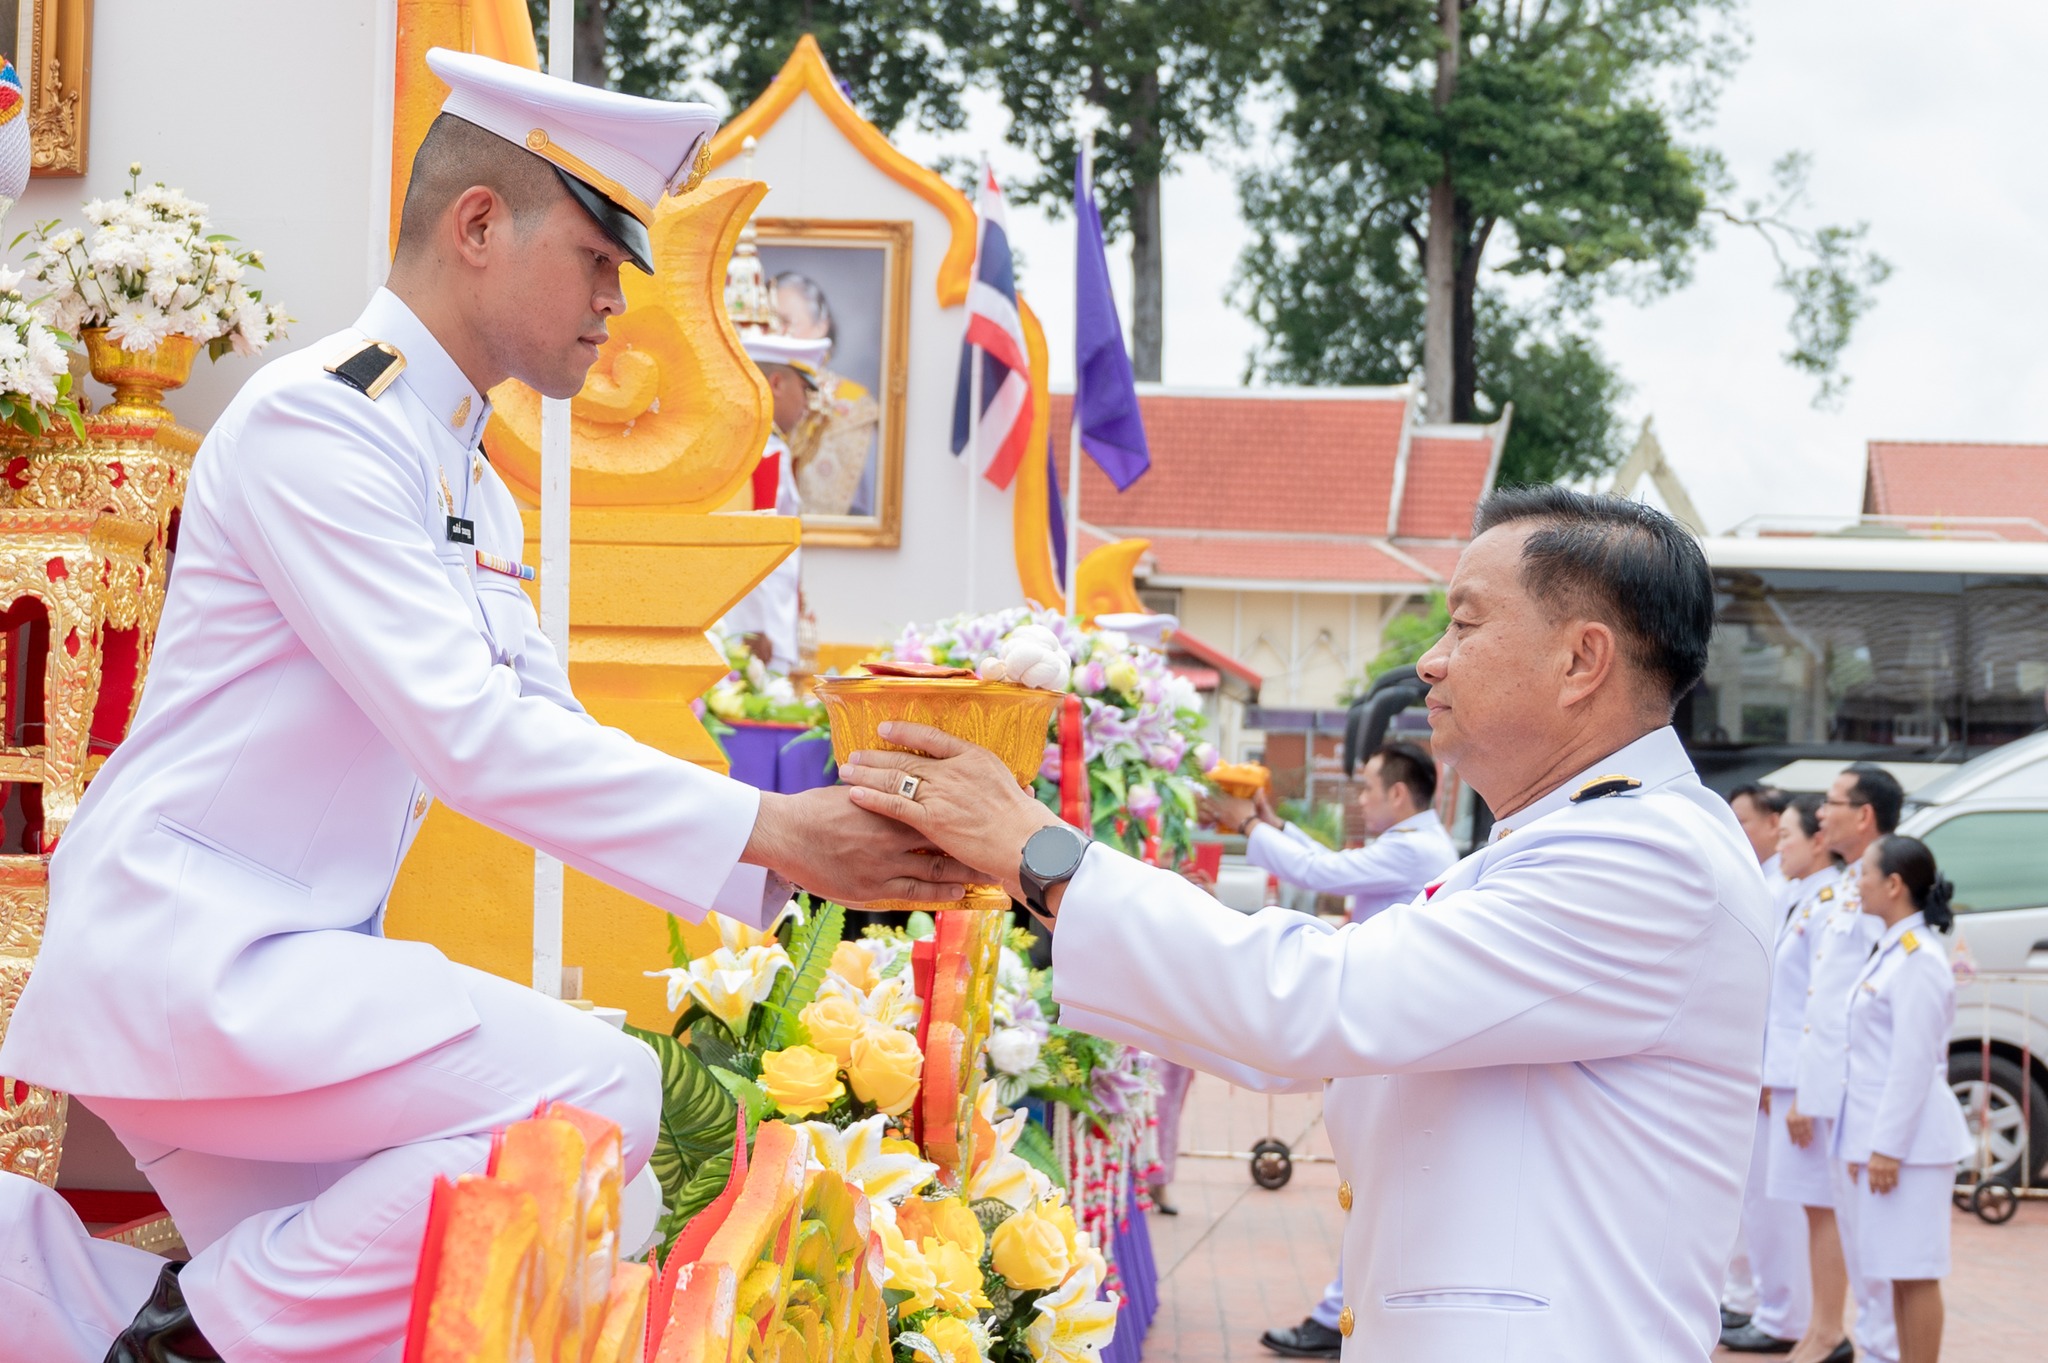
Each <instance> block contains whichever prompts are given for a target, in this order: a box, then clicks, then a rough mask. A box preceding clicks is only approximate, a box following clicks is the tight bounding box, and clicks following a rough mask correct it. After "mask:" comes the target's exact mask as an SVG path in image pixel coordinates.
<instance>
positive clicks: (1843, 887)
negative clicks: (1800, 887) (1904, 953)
mask: <svg viewBox="0 0 2048 1363" xmlns="http://www.w3.org/2000/svg"><path fill="white" fill-rule="evenodd" d="M1822 898H1823V899H1824V900H1825V901H1826V902H1825V903H1824V904H1821V905H1818V906H1816V910H1815V913H1814V921H1815V923H1816V924H1817V926H1815V927H1814V928H1812V929H1810V930H1809V932H1808V934H1807V935H1808V937H1809V938H1810V939H1811V940H1812V943H1813V964H1812V966H1811V967H1810V969H1809V972H1808V978H1807V986H1806V1021H1805V1022H1803V1023H1802V1024H1801V1025H1800V1033H1799V1083H1798V1088H1799V1093H1798V1103H1799V1110H1800V1112H1802V1113H1804V1114H1805V1115H1806V1116H1809V1117H1833V1116H1834V1115H1835V1113H1836V1112H1838V1111H1840V1110H1841V1106H1842V1081H1843V1079H1844V1078H1846V1077H1847V1075H1848V1072H1849V1066H1848V1059H1847V1057H1848V1040H1849V991H1850V990H1851V989H1853V988H1855V986H1856V979H1857V977H1858V976H1859V975H1861V974H1862V973H1863V967H1864V965H1865V964H1866V963H1867V962H1868V961H1869V959H1870V952H1871V948H1873V947H1875V946H1876V945H1877V940H1878V938H1880V937H1882V936H1883V935H1884V922H1883V920H1881V919H1877V918H1873V917H1871V916H1870V915H1869V914H1867V913H1865V912H1863V894H1862V891H1861V890H1860V889H1858V888H1857V879H1856V871H1855V869H1854V867H1853V866H1852V867H1848V868H1845V869H1844V871H1843V873H1842V875H1841V877H1840V879H1838V880H1837V881H1836V882H1835V885H1834V892H1833V893H1832V894H1823V896H1822Z"/></svg>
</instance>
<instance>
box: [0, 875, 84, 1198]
mask: <svg viewBox="0 0 2048 1363" xmlns="http://www.w3.org/2000/svg"><path fill="white" fill-rule="evenodd" d="M49 906H50V887H49V880H48V877H47V875H46V873H45V864H44V861H43V859H42V858H41V857H0V1037H5V1036H6V1035H7V1022H8V1019H9V1018H11V1017H13V1016H14V1005H15V1004H16V1003H17V1002H19V1001H20V999H21V990H22V986H24V985H26V984H27V983H28V972H29V969H30V967H32V966H33V965H34V964H35V959H36V949H37V948H38V947H40V946H41V945H42V943H43V919H44V915H45V913H46V912H47V911H48V909H49ZM67 1106H68V1100H67V1099H66V1098H65V1096H64V1095H63V1094H61V1093H53V1092H51V1091H50V1090H49V1089H46V1088H37V1087H36V1086H35V1085H34V1084H30V1083H26V1082H24V1081H22V1080H19V1079H5V1078H0V1173H6V1174H22V1175H25V1176H26V1177H29V1178H32V1179H34V1180H36V1181H37V1182H38V1183H42V1184H45V1185H48V1186H52V1187H54V1186H55V1185H56V1182H57V1157H58V1155H59V1154H60V1153H61V1152H62V1150H63V1148H64V1118H65V1111H66V1108H67Z"/></svg>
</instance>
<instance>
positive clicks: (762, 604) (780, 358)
mask: <svg viewBox="0 0 2048 1363" xmlns="http://www.w3.org/2000/svg"><path fill="white" fill-rule="evenodd" d="M740 342H741V344H742V345H744V346H745V347H746V349H747V357H748V358H749V359H751V360H753V362H754V364H755V367H757V368H758V369H759V370H760V371H761V377H763V378H765V379H766V380H768V392H769V395H770V397H771V398H772V399H773V401H774V414H773V421H774V426H773V428H772V429H771V430H770V431H769V432H768V444H767V447H766V448H765V449H763V450H762V451H761V458H762V459H763V460H764V461H766V460H770V459H772V460H774V461H775V480H776V481H775V508H774V510H775V514H776V515H778V516H801V515H802V514H803V510H804V499H803V494H801V493H800V492H798V491H797V485H796V467H795V465H796V456H795V455H793V454H791V453H790V450H789V433H790V432H791V431H794V430H795V429H796V427H797V423H798V422H800V421H802V420H803V419H804V414H805V413H806V412H808V411H810V410H811V404H812V401H813V395H814V394H815V392H816V391H817V374H818V368H819V366H821V365H823V364H824V363H825V356H826V355H827V354H829V353H830V352H831V349H832V343H831V342H830V341H826V340H801V339H799V338H797V337H794V336H775V335H770V334H768V333H765V332H758V331H745V332H741V333H740ZM803 581H804V575H803V549H802V547H801V546H799V547H798V548H796V549H793V550H791V551H790V555H789V557H788V558H786V559H784V560H782V562H780V563H778V564H776V565H775V570H774V571H773V572H771V573H769V574H768V576H767V577H765V578H763V579H762V580H761V582H760V583H759V585H757V586H756V587H755V588H754V590H752V591H750V592H748V593H747V594H746V595H745V596H744V597H741V598H740V600H739V601H738V602H737V603H736V604H735V605H734V606H733V608H732V609H731V610H729V611H727V612H726V613H725V618H724V619H723V620H720V621H719V622H718V628H719V632H720V633H722V634H724V635H725V636H726V637H727V638H733V639H741V640H744V641H745V643H746V645H747V647H748V648H749V649H750V650H751V651H752V652H753V654H754V656H755V657H757V658H759V659H760V660H761V661H762V662H764V663H766V664H767V665H768V666H770V667H772V668H774V669H775V670H776V671H777V672H781V673H785V674H787V673H789V672H792V671H794V670H795V669H796V666H797V664H798V663H799V662H800V661H802V652H803V643H802V638H801V635H802V628H801V626H802V618H803V601H804V594H803Z"/></svg>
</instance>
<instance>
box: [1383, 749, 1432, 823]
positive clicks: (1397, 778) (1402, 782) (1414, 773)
mask: <svg viewBox="0 0 2048 1363" xmlns="http://www.w3.org/2000/svg"><path fill="white" fill-rule="evenodd" d="M1373 756H1374V757H1377V758H1378V759H1379V760H1380V782H1381V784H1383V785H1386V786H1389V787H1392V786H1406V787H1408V794H1409V796H1410V797H1412V798H1413V799H1414V801H1415V807H1416V808H1417V809H1428V808H1429V805H1430V802H1431V801H1432V800H1434V799H1436V762H1435V761H1434V760H1433V759H1432V758H1431V757H1430V755H1429V754H1428V753H1426V752H1424V751H1423V750H1422V749H1420V748H1418V747H1416V746H1415V745H1414V744H1413V743H1386V744H1382V745H1381V747H1380V750H1379V751H1378V752H1376V753H1374V754H1373Z"/></svg>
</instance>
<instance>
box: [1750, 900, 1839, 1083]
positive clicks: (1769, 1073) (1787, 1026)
mask: <svg viewBox="0 0 2048 1363" xmlns="http://www.w3.org/2000/svg"><path fill="white" fill-rule="evenodd" d="M1841 876H1842V873H1841V869H1840V868H1839V867H1835V866H1829V867H1827V868H1826V869H1825V870H1821V871H1816V872H1814V873H1813V874H1812V875H1810V876H1804V877H1802V878H1800V879H1798V880H1795V881H1792V882H1790V883H1789V884H1788V885H1787V886H1786V889H1785V898H1787V899H1790V900H1791V907H1790V908H1789V909H1787V910H1786V911H1785V912H1784V914H1783V915H1782V916H1781V917H1780V918H1779V920H1778V938H1777V945H1776V946H1775V948H1774V949H1773V950H1774V954H1773V955H1772V957H1771V1013H1770V1017H1769V1019H1768V1020H1767V1021H1766V1023H1765V1024H1764V1087H1765V1088H1773V1089H1789V1088H1797V1087H1798V1085H1799V1038H1800V1036H1801V1035H1802V1032H1803V1029H1804V1028H1805V1026H1806V991H1807V989H1808V988H1809V987H1810V985H1809V983H1808V982H1809V980H1810V978H1811V975H1812V970H1813V937H1812V933H1813V930H1814V928H1815V926H1816V925H1817V924H1818V923H1819V922H1820V921H1821V915H1822V914H1824V913H1825V911H1826V910H1827V909H1828V908H1830V907H1832V906H1833V904H1834V902H1835V894H1836V890H1835V885H1836V882H1838V881H1839V880H1840V879H1841ZM1780 902H1783V901H1782V900H1781V901H1780ZM1780 1115H1781V1116H1782V1114H1780ZM1809 1115H1811V1114H1809Z"/></svg>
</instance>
